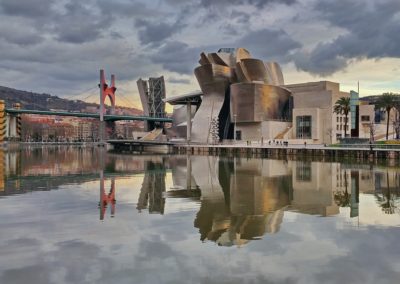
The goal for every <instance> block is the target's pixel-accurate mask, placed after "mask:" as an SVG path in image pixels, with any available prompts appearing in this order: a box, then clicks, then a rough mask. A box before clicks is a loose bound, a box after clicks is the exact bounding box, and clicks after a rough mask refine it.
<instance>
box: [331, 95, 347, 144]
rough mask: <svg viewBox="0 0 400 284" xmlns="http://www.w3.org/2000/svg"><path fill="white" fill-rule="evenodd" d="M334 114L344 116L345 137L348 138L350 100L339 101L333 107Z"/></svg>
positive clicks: (343, 98)
mask: <svg viewBox="0 0 400 284" xmlns="http://www.w3.org/2000/svg"><path fill="white" fill-rule="evenodd" d="M333 112H334V113H336V114H344V116H345V120H344V137H346V136H347V122H348V116H349V112H350V98H346V97H341V98H340V99H338V100H337V101H336V103H335V105H334V107H333Z"/></svg>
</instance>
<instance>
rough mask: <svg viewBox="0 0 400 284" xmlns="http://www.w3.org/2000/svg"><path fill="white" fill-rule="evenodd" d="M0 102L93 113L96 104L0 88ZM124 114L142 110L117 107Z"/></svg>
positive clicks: (26, 107)
mask: <svg viewBox="0 0 400 284" xmlns="http://www.w3.org/2000/svg"><path fill="white" fill-rule="evenodd" d="M0 100H4V101H5V102H6V107H7V108H11V107H12V104H13V103H21V105H22V108H24V109H35V110H52V109H53V110H55V109H56V110H66V111H80V112H95V111H96V109H97V108H98V107H99V105H98V104H94V103H86V102H84V101H81V100H68V99H62V98H59V97H57V96H52V95H49V94H38V93H32V92H26V91H20V90H16V89H12V88H7V87H3V86H0ZM118 109H119V110H120V111H122V112H123V113H124V114H131V115H140V114H142V113H143V112H142V110H140V109H136V108H128V107H118Z"/></svg>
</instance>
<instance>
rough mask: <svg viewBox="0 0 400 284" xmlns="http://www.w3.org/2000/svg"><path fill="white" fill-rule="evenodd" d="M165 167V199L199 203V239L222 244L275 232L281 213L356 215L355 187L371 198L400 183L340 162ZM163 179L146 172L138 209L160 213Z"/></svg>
mask: <svg viewBox="0 0 400 284" xmlns="http://www.w3.org/2000/svg"><path fill="white" fill-rule="evenodd" d="M169 164H170V165H169V167H170V168H171V169H172V178H173V183H174V186H173V188H174V190H170V191H168V193H167V196H168V197H169V198H173V197H183V198H192V199H195V200H198V199H200V201H201V205H200V209H199V211H198V213H197V214H196V218H195V220H194V226H195V227H196V228H198V229H199V233H200V239H201V240H202V241H206V240H211V241H214V242H216V243H217V244H219V245H223V246H230V245H241V244H245V243H246V242H248V241H249V240H253V239H258V238H261V237H262V236H263V235H264V234H266V233H276V232H278V231H279V230H280V225H281V223H282V220H283V216H284V214H285V211H286V212H288V211H294V212H299V213H303V214H311V215H318V216H332V215H336V214H339V208H340V207H349V208H350V210H349V211H350V213H349V214H350V217H356V216H358V202H359V201H358V196H359V193H358V190H359V188H362V191H363V193H375V194H376V193H377V192H376V190H384V187H381V186H380V185H381V184H388V182H387V181H388V180H391V181H390V183H392V184H393V186H394V187H395V188H398V182H399V181H398V180H395V179H397V175H392V174H391V175H390V177H389V175H388V176H386V175H384V174H381V173H376V172H373V171H372V170H370V169H369V168H368V166H364V167H365V169H364V168H362V166H360V169H354V166H352V169H346V165H344V164H339V163H322V162H311V161H284V160H261V159H245V158H236V159H224V158H217V157H206V156H197V157H176V158H175V157H174V158H171V159H170V160H169ZM150 167H151V168H154V165H152V166H150ZM157 177H158V178H157ZM164 179H165V175H160V172H157V171H156V172H153V173H152V172H151V171H149V172H146V177H145V179H144V183H143V186H142V190H141V194H140V198H139V202H138V209H139V208H140V210H142V209H145V208H146V206H147V204H149V211H151V213H157V212H158V213H161V214H162V213H163V212H164V206H165V199H164V198H162V196H164V195H165V194H162V193H161V192H160V191H165V182H164ZM157 180H159V181H157ZM156 203H157V204H156ZM158 203H159V204H158ZM154 208H157V210H154ZM286 214H287V213H286Z"/></svg>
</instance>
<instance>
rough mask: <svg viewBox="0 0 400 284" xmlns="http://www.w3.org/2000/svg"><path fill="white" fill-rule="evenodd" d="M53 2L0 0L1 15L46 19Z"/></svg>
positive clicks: (45, 0)
mask: <svg viewBox="0 0 400 284" xmlns="http://www.w3.org/2000/svg"><path fill="white" fill-rule="evenodd" d="M53 3H54V0H35V1H32V0H1V1H0V7H1V10H2V11H3V13H5V14H8V15H13V16H23V17H28V18H36V17H42V16H44V17H47V16H48V15H49V13H50V11H51V7H52V5H53Z"/></svg>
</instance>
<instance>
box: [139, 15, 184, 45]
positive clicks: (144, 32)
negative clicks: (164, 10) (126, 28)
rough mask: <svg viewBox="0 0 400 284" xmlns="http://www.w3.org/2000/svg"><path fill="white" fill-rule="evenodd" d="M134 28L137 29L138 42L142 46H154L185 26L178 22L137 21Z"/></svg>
mask: <svg viewBox="0 0 400 284" xmlns="http://www.w3.org/2000/svg"><path fill="white" fill-rule="evenodd" d="M135 27H136V28H138V29H139V40H140V42H141V43H142V44H155V43H159V42H162V41H163V40H165V39H168V38H169V37H171V36H173V35H174V34H176V33H177V32H179V31H181V30H182V29H183V28H184V27H185V25H184V24H182V23H181V22H180V21H177V22H175V23H172V24H170V23H165V22H150V21H147V20H137V21H136V22H135Z"/></svg>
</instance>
